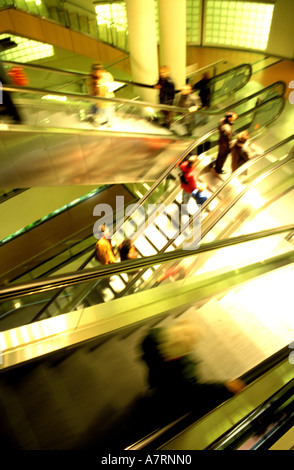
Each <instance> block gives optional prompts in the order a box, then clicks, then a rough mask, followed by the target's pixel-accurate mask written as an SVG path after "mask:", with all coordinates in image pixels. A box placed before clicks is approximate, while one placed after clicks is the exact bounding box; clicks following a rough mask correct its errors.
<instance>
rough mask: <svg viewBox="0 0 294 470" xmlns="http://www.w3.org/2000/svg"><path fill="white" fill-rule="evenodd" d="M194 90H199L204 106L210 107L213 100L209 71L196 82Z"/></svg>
mask: <svg viewBox="0 0 294 470" xmlns="http://www.w3.org/2000/svg"><path fill="white" fill-rule="evenodd" d="M193 90H194V91H195V90H199V97H200V99H201V103H202V107H203V108H208V107H209V106H210V100H211V89H210V78H209V75H208V73H204V75H203V77H202V78H201V80H199V81H198V82H197V83H194V85H193Z"/></svg>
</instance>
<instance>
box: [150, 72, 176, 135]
mask: <svg viewBox="0 0 294 470" xmlns="http://www.w3.org/2000/svg"><path fill="white" fill-rule="evenodd" d="M154 88H156V89H157V90H159V103H160V104H166V105H169V106H172V105H173V102H174V98H175V84H174V82H173V80H172V78H171V77H170V69H169V67H167V66H166V65H163V66H162V67H160V70H159V80H158V82H157V83H156V85H154ZM162 113H163V115H164V121H163V125H164V126H165V127H168V128H169V126H170V125H171V122H172V111H169V110H167V109H163V110H162Z"/></svg>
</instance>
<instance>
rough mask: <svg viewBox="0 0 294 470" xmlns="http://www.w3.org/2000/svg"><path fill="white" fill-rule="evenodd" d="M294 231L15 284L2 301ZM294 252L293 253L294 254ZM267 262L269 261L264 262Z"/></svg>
mask: <svg viewBox="0 0 294 470" xmlns="http://www.w3.org/2000/svg"><path fill="white" fill-rule="evenodd" d="M293 229H294V225H293V224H291V225H285V226H281V227H276V228H274V229H268V230H262V231H259V232H253V233H250V234H246V235H239V236H236V237H231V238H227V239H224V240H217V241H212V242H209V243H205V244H203V245H200V247H199V248H198V249H197V250H195V249H190V250H182V249H178V250H173V251H170V252H166V253H159V254H155V255H150V256H146V257H144V258H137V259H134V260H127V261H123V262H119V263H113V264H109V265H106V266H101V267H99V268H98V269H97V268H92V269H87V270H84V271H77V272H76V273H74V274H72V273H69V274H63V275H58V276H52V277H50V278H46V279H41V280H38V281H31V282H28V283H24V284H15V285H12V286H7V287H2V288H1V289H0V300H1V301H5V300H8V299H12V298H15V297H19V296H20V295H28V294H36V293H38V292H41V291H46V290H52V289H59V288H63V289H64V288H66V287H68V286H72V285H74V284H80V283H82V282H89V281H93V280H97V279H101V278H104V277H109V276H112V275H114V274H120V273H128V272H131V271H134V270H137V269H141V268H146V267H148V266H154V265H157V264H162V263H165V262H169V261H175V260H180V259H183V258H186V257H188V256H192V255H195V254H197V255H198V254H200V253H206V252H209V251H212V250H216V249H220V248H226V247H230V246H234V245H237V244H240V243H246V242H250V241H255V240H258V239H262V238H266V237H270V236H275V235H279V234H282V233H287V232H290V231H292V230H293ZM291 253H292V252H291ZM265 262H266V261H265Z"/></svg>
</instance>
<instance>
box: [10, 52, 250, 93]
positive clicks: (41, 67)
mask: <svg viewBox="0 0 294 470" xmlns="http://www.w3.org/2000/svg"><path fill="white" fill-rule="evenodd" d="M127 58H128V55H127V56H126V57H124V58H123V59H121V60H126V59H127ZM121 60H120V61H121ZM224 61H225V60H224V59H222V60H219V61H217V62H214V63H212V64H210V65H208V66H206V67H203V68H201V69H199V70H196V71H195V72H193V74H191V75H190V76H193V75H195V74H197V73H199V72H201V71H203V70H205V69H208V68H210V67H213V66H214V65H215V64H218V63H221V62H224ZM2 63H3V64H4V65H15V66H18V65H20V66H22V67H26V68H32V69H35V70H42V71H46V72H52V73H56V74H61V75H71V76H78V77H80V78H79V79H78V81H80V80H82V79H86V78H88V77H89V75H90V73H86V74H85V73H83V72H73V71H69V70H62V69H56V68H54V67H47V66H44V65H39V64H23V63H19V62H14V61H5V60H4V61H2ZM115 63H116V62H115ZM112 65H114V64H112ZM110 67H111V66H107V67H106V69H108V68H110ZM244 67H247V68H248V69H249V71H250V74H249V79H250V77H251V75H252V66H251V64H247V63H244V64H239V65H236V66H235V67H231V68H230V69H228V70H225V71H224V72H221V73H220V74H218V75H215V76H214V77H212V80H215V79H219V78H222V77H223V76H225V75H227V74H228V73H229V72H232V71H235V70H238V69H241V68H244ZM114 80H115V81H119V82H121V83H125V84H126V85H135V86H139V87H145V88H154V85H149V84H146V83H140V82H135V81H134V80H126V79H121V78H119V79H114ZM246 83H247V82H246ZM176 91H177V92H179V91H180V90H176Z"/></svg>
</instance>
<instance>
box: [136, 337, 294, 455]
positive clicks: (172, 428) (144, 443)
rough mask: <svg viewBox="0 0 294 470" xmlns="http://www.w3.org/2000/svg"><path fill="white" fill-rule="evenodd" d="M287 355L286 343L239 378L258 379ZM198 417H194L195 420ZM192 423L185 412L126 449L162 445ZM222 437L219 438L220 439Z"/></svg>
mask: <svg viewBox="0 0 294 470" xmlns="http://www.w3.org/2000/svg"><path fill="white" fill-rule="evenodd" d="M288 356H289V345H287V346H285V347H284V348H282V349H280V350H279V351H277V352H276V353H275V354H273V355H272V356H270V357H268V358H267V359H265V360H264V361H262V362H261V363H260V364H258V365H257V366H255V367H254V368H253V369H252V377H251V380H250V381H247V382H246V381H245V380H244V379H243V376H241V377H240V379H241V380H244V382H245V383H246V385H249V384H252V383H254V382H256V381H258V379H260V378H261V377H262V376H263V375H265V374H266V373H267V372H269V371H270V370H271V369H273V368H274V367H277V366H278V365H280V364H282V363H283V362H284V361H285V360H286V359H287V357H288ZM245 390H246V389H245ZM241 393H242V392H241ZM269 400H270V399H269ZM267 402H268V400H267V401H266V402H265V403H264V404H261V405H260V407H258V409H259V410H262V409H263V407H264V406H267ZM221 406H222V405H219V406H218V407H216V408H215V409H214V410H212V411H211V412H209V413H208V414H207V415H205V416H208V415H210V414H211V413H213V412H214V411H215V410H216V409H219V408H220V407H221ZM254 413H256V411H255V410H254V411H253V412H252V413H250V415H252V414H254ZM205 416H204V417H203V418H204V419H205ZM203 418H202V419H203ZM198 419H199V418H198ZM198 419H196V421H197V420H198ZM247 419H248V416H246V417H245V418H244V420H241V423H242V422H244V423H245V422H246V420H247ZM194 423H195V418H194V417H193V413H192V412H191V413H187V414H186V415H184V416H183V417H181V418H179V419H177V420H176V421H174V422H172V423H170V424H169V425H168V426H166V429H164V428H163V429H161V430H156V431H155V432H153V433H151V434H150V435H148V436H147V437H145V438H142V439H140V440H139V441H138V442H136V443H134V444H132V445H130V446H129V447H128V448H127V450H143V449H144V450H147V449H148V448H149V447H151V448H154V445H155V446H156V447H157V448H158V446H160V445H164V443H166V442H167V441H168V440H170V439H172V438H173V437H176V436H177V435H178V434H180V433H181V432H183V431H185V429H186V428H188V427H189V426H191V425H193V424H194ZM236 426H240V423H238V424H237V425H236ZM234 428H235V426H233V427H232V428H230V430H229V431H227V433H225V435H224V436H222V438H224V439H225V437H226V436H228V437H229V436H230V433H231V432H232V429H234ZM222 438H220V439H222ZM217 444H218V440H217V442H216V443H215V445H217ZM204 450H217V449H216V448H212V447H210V446H209V447H208V448H206V449H204Z"/></svg>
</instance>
